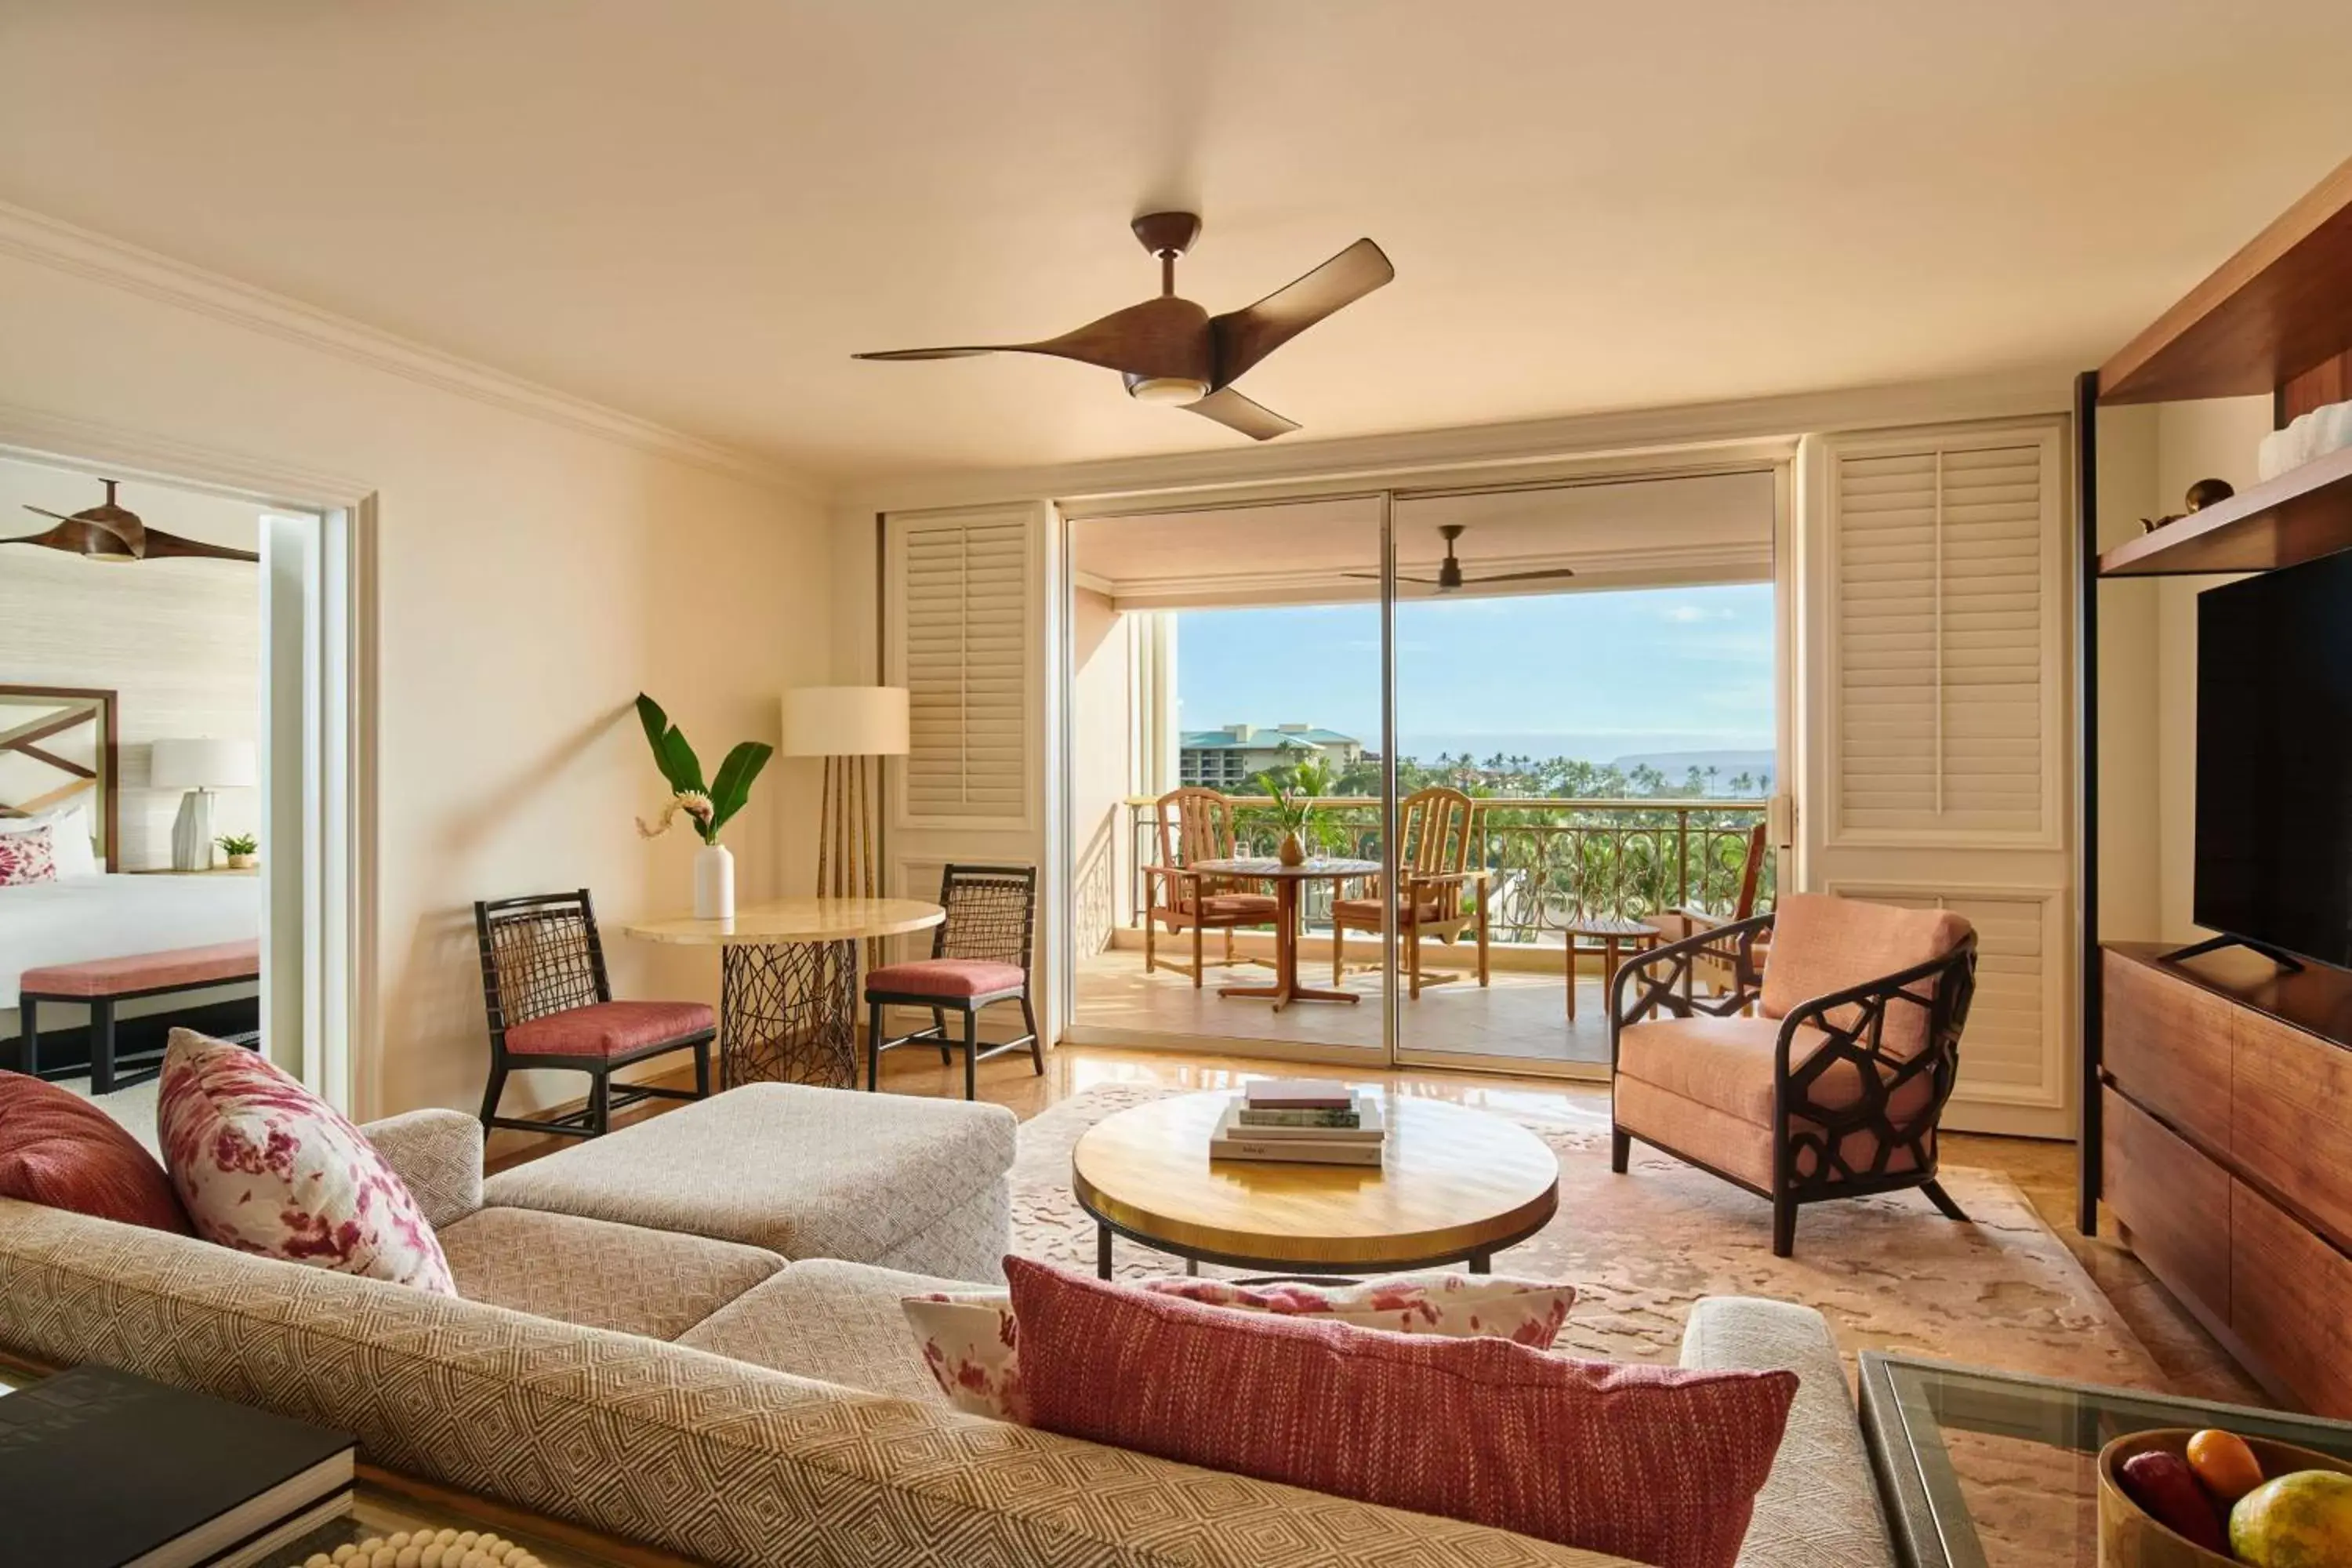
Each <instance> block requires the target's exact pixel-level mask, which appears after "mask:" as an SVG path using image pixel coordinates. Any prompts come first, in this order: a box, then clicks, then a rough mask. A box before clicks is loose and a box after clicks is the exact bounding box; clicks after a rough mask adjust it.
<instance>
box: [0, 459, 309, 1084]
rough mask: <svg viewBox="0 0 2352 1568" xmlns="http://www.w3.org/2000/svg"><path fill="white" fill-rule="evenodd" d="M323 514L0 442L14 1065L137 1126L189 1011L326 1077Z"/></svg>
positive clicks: (2, 979) (3, 890)
mask: <svg viewBox="0 0 2352 1568" xmlns="http://www.w3.org/2000/svg"><path fill="white" fill-rule="evenodd" d="M325 521H326V520H325V519H323V518H322V517H321V516H320V515H317V514H304V513H300V512H296V511H290V510H285V509H280V508H274V507H269V506H266V505H264V504H263V503H261V502H259V501H257V500H254V499H252V498H250V497H239V496H235V495H230V494H224V493H219V492H215V491H210V490H206V489H197V488H194V487H187V486H181V485H177V484H173V483H169V482H159V481H155V480H151V479H139V478H132V477H129V476H124V475H118V474H115V473H112V472H101V471H98V470H96V469H93V468H85V467H81V466H68V465H66V464H57V463H49V462H43V461H37V460H29V459H24V458H16V457H10V456H5V455H0V1067H5V1068H12V1069H15V1070H20V1071H27V1072H33V1073H37V1075H38V1076H40V1077H42V1078H44V1079H52V1080H55V1081H58V1082H62V1083H64V1084H66V1085H67V1086H68V1087H69V1088H71V1089H75V1090H76V1091H78V1092H81V1093H85V1094H89V1095H90V1096H92V1097H93V1098H96V1099H99V1100H101V1101H102V1102H105V1103H107V1104H108V1106H109V1109H110V1110H116V1111H118V1112H119V1113H121V1114H122V1115H123V1118H124V1120H125V1121H129V1122H131V1124H133V1125H137V1124H138V1123H139V1121H141V1120H142V1114H141V1106H140V1105H138V1104H133V1102H134V1101H137V1102H142V1103H143V1102H145V1101H146V1100H149V1099H150V1098H151V1097H152V1094H153V1092H154V1090H153V1079H154V1076H155V1074H156V1072H157V1070H158V1066H159V1063H160V1058H161V1053H162V1049H163V1044H164V1040H165V1037H166V1036H167V1035H168V1032H169V1031H170V1030H171V1029H172V1028H173V1027H178V1026H184V1027H188V1028H193V1029H196V1030H198V1031H200V1032H203V1033H205V1034H209V1035H214V1036H217V1037H225V1038H229V1039H235V1040H238V1041H240V1042H242V1043H245V1044H248V1045H251V1046H254V1047H256V1048H257V1049H260V1050H262V1051H263V1052H265V1053H266V1054H268V1056H269V1057H270V1058H271V1059H273V1060H274V1061H276V1062H277V1063H278V1065H279V1066H281V1067H284V1068H287V1069H288V1070H289V1071H290V1072H293V1073H296V1074H297V1075H299V1076H301V1077H303V1078H304V1079H306V1080H308V1081H310V1082H312V1083H314V1084H317V1085H319V1086H320V1087H322V1088H324V1087H330V1086H331V1080H332V1079H333V1078H334V1076H335V1073H334V1070H333V1069H334V1065H335V1064H333V1063H332V1062H331V1061H329V1060H328V1059H327V1058H326V1054H325V1053H323V1052H322V1051H321V1050H320V1040H319V1039H318V1038H317V1036H318V1033H319V1031H318V1030H317V1029H316V1027H315V1018H316V1010H315V1008H314V1007H313V1005H312V1004H311V1000H310V998H311V996H312V994H313V993H314V991H315V984H314V982H315V980H316V978H317V976H316V975H315V973H314V967H315V966H316V965H317V963H318V961H319V944H318V942H317V941H316V939H315V935H314V933H311V932H310V931H309V930H308V929H307V928H308V927H309V926H310V923H311V922H309V921H306V920H305V919H304V915H305V911H306V909H308V908H310V907H311V906H312V905H314V904H315V902H316V900H317V897H318V893H319V888H318V879H317V876H316V866H317V846H316V843H315V840H316V837H317V835H316V833H315V831H314V828H313V824H314V821H315V815H316V814H315V812H314V811H313V809H312V803H313V802H314V801H315V799H316V798H317V795H318V793H319V786H320V784H321V783H322V782H323V781H322V780H321V779H320V776H319V775H320V772H321V771H322V770H321V768H320V763H321V761H322V752H321V751H320V747H319V745H318V744H317V742H318V740H319V738H320V733H319V732H320V723H319V715H320V697H321V696H322V694H323V693H324V692H325V691H326V690H327V689H328V688H327V683H325V682H322V681H321V680H320V679H319V675H320V664H319V660H318V658H316V652H317V649H318V647H319V642H320V637H319V634H320V631H321V629H322V628H321V626H320V624H319V623H320V608H321V604H322V596H321V595H320V593H319V591H318V589H319V586H320V571H321V566H322V556H323V554H324V551H323V546H324V543H325V527H324V524H325ZM126 1108H128V1109H126Z"/></svg>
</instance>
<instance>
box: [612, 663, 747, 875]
mask: <svg viewBox="0 0 2352 1568" xmlns="http://www.w3.org/2000/svg"><path fill="white" fill-rule="evenodd" d="M637 718H638V720H639V721H642V722H643V723H644V725H645V727H646V744H648V745H650V746H651V747H652V748H653V752H654V766H656V767H657V768H659V769H660V770H661V775H662V777H663V779H664V780H665V781H667V783H668V784H669V790H670V798H669V804H668V805H666V806H664V807H663V808H662V814H661V818H660V820H659V821H657V822H654V823H650V824H648V823H647V822H646V820H645V819H644V818H643V817H639V818H638V819H637V831H638V832H639V833H641V834H643V835H644V836H645V837H647V838H658V837H661V836H662V835H663V834H665V833H667V832H668V831H669V827H670V824H671V823H672V821H674V820H675V819H676V818H677V816H678V815H679V814H680V813H681V812H683V813H684V814H685V816H686V819H687V820H688V822H689V823H691V824H693V826H694V831H695V834H696V836H697V837H699V838H701V840H702V841H703V842H704V843H705V844H716V843H718V842H719V829H720V828H722V827H725V826H727V821H728V818H730V817H731V816H734V815H735V814H736V813H737V812H739V811H740V810H742V809H743V806H744V803H746V802H747V801H749V800H750V799H751V782H752V781H753V780H754V779H756V778H758V777H759V776H760V770H761V768H764V767H766V766H767V765H768V759H769V758H770V757H772V756H774V755H775V754H776V749H775V748H774V747H773V746H771V745H768V744H767V743H766V742H761V741H745V742H742V743H740V745H738V746H737V747H736V748H735V749H734V750H733V751H731V752H728V753H727V758H726V760H725V761H724V762H722V763H719V773H718V776H717V777H715V778H713V779H712V780H711V781H710V782H709V784H704V783H703V778H702V762H701V760H700V759H699V758H698V757H697V756H696V755H695V754H694V748H693V747H692V746H690V745H688V744H687V742H686V735H685V733H684V731H680V730H679V729H678V727H677V725H675V724H673V723H671V722H670V721H669V715H668V714H667V713H665V712H663V711H662V707H661V704H660V703H658V702H656V701H655V700H653V699H652V698H650V697H648V696H646V694H645V693H644V692H642V691H640V692H638V693H637Z"/></svg>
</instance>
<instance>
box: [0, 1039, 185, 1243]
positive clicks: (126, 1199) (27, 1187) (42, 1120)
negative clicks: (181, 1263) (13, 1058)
mask: <svg viewBox="0 0 2352 1568" xmlns="http://www.w3.org/2000/svg"><path fill="white" fill-rule="evenodd" d="M0 1198H16V1199H18V1200H20V1201H22V1202H25V1203H28V1204H45V1205H47V1206H48V1207H50V1208H55V1209H70V1210H72V1211H73V1212H74V1213H76V1214H86V1215H94V1216H96V1217H97V1218H99V1219H111V1220H120V1221H121V1222H122V1223H123V1224H124V1225H143V1226H147V1227H148V1228H149V1229H151V1230H168V1231H173V1232H175V1233H177V1234H179V1235H181V1236H185V1235H187V1234H188V1216H187V1215H184V1214H183V1213H182V1212H180V1200H179V1199H178V1198H176V1197H174V1196H173V1194H172V1181H171V1178H170V1177H168V1176H166V1175H165V1174H164V1173H163V1166H161V1165H159V1164H157V1163H155V1156H154V1155H152V1154H150V1153H149V1152H147V1151H146V1150H145V1149H143V1148H142V1147H140V1144H139V1140H137V1139H136V1138H133V1137H132V1136H131V1134H130V1133H128V1132H126V1131H123V1130H122V1128H121V1127H120V1126H119V1125H117V1124H116V1122H115V1120H114V1118H112V1117H111V1116H109V1115H108V1114H107V1113H106V1112H105V1111H103V1110H100V1109H99V1108H98V1107H97V1106H95V1105H92V1104H91V1103H90V1102H89V1100H84V1099H82V1098H81V1097H80V1096H79V1095H78V1094H72V1093H69V1092H68V1091H67V1090H65V1089H59V1088H58V1086H57V1085H56V1084H53V1083H43V1082H42V1081H41V1080H40V1079H37V1078H27V1077H26V1075H24V1074H23V1073H16V1072H0Z"/></svg>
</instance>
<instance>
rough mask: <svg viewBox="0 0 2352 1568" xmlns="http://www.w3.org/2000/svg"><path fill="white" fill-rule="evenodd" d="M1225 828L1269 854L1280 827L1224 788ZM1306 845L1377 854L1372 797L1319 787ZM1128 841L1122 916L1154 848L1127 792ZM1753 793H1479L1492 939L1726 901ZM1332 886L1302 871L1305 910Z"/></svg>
mask: <svg viewBox="0 0 2352 1568" xmlns="http://www.w3.org/2000/svg"><path fill="white" fill-rule="evenodd" d="M1227 798H1228V799H1229V800H1231V801H1232V802H1233V804H1234V833H1235V837H1237V838H1238V839H1239V840H1240V841H1241V842H1240V846H1239V847H1240V848H1241V851H1242V853H1244V854H1245V855H1271V854H1273V853H1274V851H1275V846H1276V843H1277V842H1279V840H1280V838H1281V837H1282V836H1281V833H1280V831H1279V830H1278V829H1277V828H1276V826H1275V825H1274V823H1273V821H1272V820H1271V818H1270V817H1269V816H1268V815H1267V814H1266V812H1265V809H1264V808H1263V807H1262V806H1257V805H1253V804H1252V802H1253V801H1254V800H1263V799H1264V797H1263V796H1250V795H1230V796H1228V797H1227ZM1310 807H1311V810H1310V815H1309V816H1308V818H1307V837H1308V838H1309V840H1310V842H1309V844H1308V848H1309V850H1310V851H1311V852H1313V853H1316V854H1321V855H1342V856H1351V857H1356V858H1362V859H1367V860H1377V859H1379V858H1380V856H1381V840H1380V803H1379V802H1378V801H1375V800H1370V799H1367V798H1364V797H1362V796H1358V795H1327V796H1321V797H1318V798H1317V799H1315V800H1314V801H1313V802H1311V803H1310ZM1126 813H1127V817H1128V824H1129V826H1128V841H1129V844H1130V845H1131V846H1132V850H1131V853H1132V859H1131V861H1130V864H1131V865H1132V866H1133V867H1134V868H1135V872H1134V875H1133V877H1132V879H1131V885H1130V887H1129V891H1128V898H1127V900H1126V901H1127V905H1128V907H1127V909H1126V910H1124V911H1122V912H1123V913H1124V915H1125V918H1126V922H1127V923H1129V924H1134V923H1138V922H1139V921H1141V919H1142V910H1143V908H1144V886H1143V881H1144V879H1143V873H1142V868H1143V867H1145V866H1149V865H1150V864H1152V863H1153V862H1155V861H1156V860H1157V859H1158V858H1159V844H1158V840H1157V837H1156V833H1155V830H1154V827H1153V825H1152V802H1151V801H1150V800H1149V799H1141V798H1138V799H1131V800H1129V801H1128V802H1127V803H1126ZM1764 813H1765V803H1764V802H1763V801H1760V800H1638V801H1636V800H1565V799H1549V798H1546V799H1529V798H1520V797H1511V796H1493V797H1488V798H1485V799H1482V800H1480V801H1479V802H1478V827H1477V832H1478V836H1479V840H1480V853H1479V855H1478V863H1479V864H1482V865H1484V866H1486V867H1487V868H1490V869H1491V870H1493V871H1494V873H1495V877H1494V880H1493V881H1492V882H1491V883H1490V884H1489V886H1488V894H1487V897H1488V900H1489V902H1488V919H1489V921H1491V922H1492V931H1493V940H1495V941H1496V942H1526V943H1540V942H1551V943H1558V942H1563V941H1565V940H1566V936H1565V933H1566V931H1567V929H1568V927H1570V925H1573V924H1575V923H1576V922H1577V921H1580V920H1584V919H1587V918H1589V917H1591V916H1592V915H1595V914H1611V915H1616V916H1620V917H1623V918H1628V919H1635V920H1638V919H1640V918H1641V917H1642V916H1643V915H1649V914H1656V913H1659V912H1661V911H1663V910H1671V909H1675V908H1679V907H1682V906H1685V905H1687V906H1694V907H1697V908H1703V909H1711V910H1727V909H1729V908H1730V907H1731V905H1732V904H1733V903H1734V902H1735V901H1736V900H1738V896H1739V883H1740V879H1741V877H1742V875H1743V874H1744V873H1745V871H1746V869H1747V863H1748V835H1749V833H1750V831H1751V830H1752V829H1753V828H1754V827H1755V826H1756V824H1757V823H1759V822H1761V821H1762V820H1763V819H1764ZM1334 891H1335V889H1334V887H1333V885H1332V884H1331V883H1328V882H1311V883H1309V884H1307V889H1305V895H1304V902H1305V906H1306V908H1305V911H1304V913H1305V919H1306V921H1307V924H1308V925H1309V926H1310V927H1311V926H1314V925H1317V924H1318V923H1321V922H1323V921H1325V919H1326V917H1327V916H1328V910H1329V909H1330V904H1331V900H1332V898H1333V896H1334ZM1771 896H1772V861H1771V858H1770V857H1769V855H1768V856H1767V857H1766V858H1765V862H1764V866H1763V869H1762V872H1761V874H1760V879H1759V883H1758V894H1757V897H1758V907H1759V908H1763V907H1766V906H1767V905H1769V902H1770V900H1771Z"/></svg>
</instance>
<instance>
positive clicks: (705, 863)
mask: <svg viewBox="0 0 2352 1568" xmlns="http://www.w3.org/2000/svg"><path fill="white" fill-rule="evenodd" d="M694 918H695V919H696V920H698V921H726V920H733V919H734V918H735V857H734V856H733V855H732V854H730V852H729V851H728V848H727V846H725V845H724V844H706V845H704V846H703V847H701V848H699V849H698V850H696V851H695V852H694Z"/></svg>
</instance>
